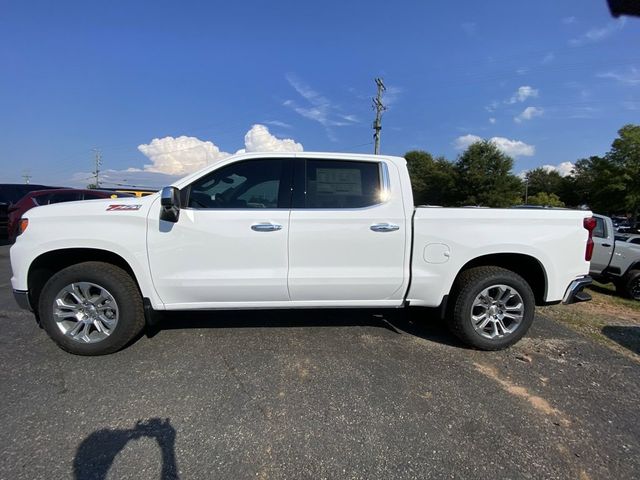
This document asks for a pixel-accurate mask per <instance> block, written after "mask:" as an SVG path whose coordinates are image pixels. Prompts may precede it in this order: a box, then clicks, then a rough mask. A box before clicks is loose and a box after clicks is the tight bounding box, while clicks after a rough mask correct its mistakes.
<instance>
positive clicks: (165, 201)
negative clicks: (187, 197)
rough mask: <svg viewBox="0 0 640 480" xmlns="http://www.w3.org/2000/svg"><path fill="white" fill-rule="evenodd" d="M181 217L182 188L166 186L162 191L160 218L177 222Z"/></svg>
mask: <svg viewBox="0 0 640 480" xmlns="http://www.w3.org/2000/svg"><path fill="white" fill-rule="evenodd" d="M179 218H180V190H178V189H177V188H176V187H164V188H163V189H162V192H161V193H160V220H165V221H167V222H173V223H176V222H177V221H178V219H179Z"/></svg>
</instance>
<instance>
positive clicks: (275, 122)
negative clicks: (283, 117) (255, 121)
mask: <svg viewBox="0 0 640 480" xmlns="http://www.w3.org/2000/svg"><path fill="white" fill-rule="evenodd" d="M262 123H264V124H265V125H271V126H273V127H282V128H293V127H292V126H291V125H289V124H288V123H286V122H281V121H280V120H266V121H264V122H262Z"/></svg>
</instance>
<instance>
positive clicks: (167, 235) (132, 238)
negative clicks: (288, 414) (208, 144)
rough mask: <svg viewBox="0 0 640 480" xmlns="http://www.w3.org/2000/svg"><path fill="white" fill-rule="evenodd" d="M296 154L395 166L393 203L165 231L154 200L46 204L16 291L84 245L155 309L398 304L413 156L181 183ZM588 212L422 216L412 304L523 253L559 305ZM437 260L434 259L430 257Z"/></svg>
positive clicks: (31, 233)
mask: <svg viewBox="0 0 640 480" xmlns="http://www.w3.org/2000/svg"><path fill="white" fill-rule="evenodd" d="M295 157H301V158H329V159H345V160H359V161H372V162H374V161H375V162H379V161H384V162H387V164H388V166H389V173H390V181H391V195H390V198H389V199H388V200H387V201H386V202H385V203H383V204H382V205H379V206H376V207H371V208H367V209H354V210H343V211H335V210H315V211H312V210H305V211H292V212H291V214H290V213H289V211H288V210H280V211H278V210H258V209H252V210H245V211H241V210H226V211H223V210H216V211H204V210H199V211H194V210H189V209H183V210H182V211H181V215H180V221H179V222H178V223H177V224H175V225H173V226H171V228H169V225H163V226H162V230H164V231H161V224H160V221H159V205H158V204H159V202H158V201H157V200H158V195H157V194H156V195H152V196H149V197H144V198H127V199H117V200H112V199H106V200H92V201H87V202H72V203H66V204H56V205H51V206H47V207H38V208H34V209H32V210H30V211H29V212H28V214H27V215H26V216H27V217H28V218H29V220H30V223H29V227H28V229H27V231H26V232H25V233H24V234H23V235H21V236H19V237H18V241H17V242H16V244H15V245H14V246H13V247H12V249H11V264H12V269H13V277H12V285H13V288H15V289H19V290H26V289H27V275H28V270H29V266H30V264H31V263H32V261H33V260H34V259H35V258H37V257H38V256H39V255H40V254H42V253H45V252H49V251H52V250H57V249H63V248H76V247H77V248H97V249H102V250H106V251H110V252H113V253H116V254H118V255H120V256H121V257H122V258H123V259H124V260H125V261H126V262H127V263H128V264H129V265H130V267H131V269H132V271H133V272H134V274H135V276H136V280H137V281H138V283H139V285H140V288H141V291H142V294H143V295H144V296H146V297H148V298H150V299H151V303H152V305H153V306H154V308H157V309H162V308H165V307H166V308H168V309H208V308H274V307H275V308H283V307H339V306H342V307H356V306H360V307H364V306H398V305H400V304H401V303H402V300H403V298H404V295H405V292H406V290H407V285H408V282H409V258H410V255H409V252H410V248H411V245H412V244H411V241H412V240H411V238H412V234H411V223H410V222H411V216H412V213H413V200H412V195H411V187H410V180H409V176H408V172H407V170H406V162H405V161H404V159H402V158H398V157H387V156H372V155H356V154H334V153H309V152H304V153H300V154H294V153H274V154H243V155H240V156H236V157H230V158H227V159H224V160H222V161H220V162H217V163H216V164H214V165H210V166H208V167H207V168H205V169H203V170H202V171H200V172H198V173H195V174H193V175H191V176H189V177H186V178H185V179H182V180H180V181H178V182H176V183H175V185H176V186H178V187H184V186H186V185H188V184H189V183H191V182H192V181H193V180H195V179H197V178H200V177H201V176H203V175H205V174H207V173H209V172H210V171H212V170H214V169H217V168H219V167H221V166H224V165H226V164H229V163H231V162H235V161H240V160H246V159H249V158H295ZM113 203H122V204H140V205H141V208H140V210H137V211H111V212H107V211H106V207H107V206H108V205H109V204H113ZM152 204H153V208H151V205H152ZM590 215H591V214H590V212H582V211H570V210H517V209H513V210H496V209H449V208H420V209H417V211H416V213H415V221H414V234H413V235H414V242H413V252H412V256H413V266H412V274H413V277H412V279H411V288H410V291H409V292H408V294H407V298H408V299H409V300H410V301H411V302H412V303H413V304H416V305H428V306H437V305H439V304H440V302H441V301H442V298H443V297H444V295H446V294H448V293H449V291H450V289H451V286H452V283H453V281H454V279H455V277H456V275H457V274H458V272H459V271H460V269H461V268H462V267H463V266H464V265H465V264H466V263H468V262H469V261H471V260H473V259H474V258H477V257H479V256H484V255H488V254H494V253H496V254H497V253H519V254H525V255H530V256H531V257H533V258H535V259H536V260H537V261H538V262H539V263H540V264H541V265H542V267H543V268H544V270H545V274H546V277H547V281H548V286H547V291H546V300H548V301H554V300H560V299H561V298H562V296H563V294H564V292H565V290H566V288H567V286H568V285H569V283H570V282H571V281H572V280H573V279H575V278H576V277H579V276H582V275H585V274H587V272H588V269H589V264H588V262H586V261H585V260H584V250H585V244H586V238H587V232H586V230H585V229H584V228H583V227H582V220H583V218H585V217H587V216H590ZM260 222H274V223H280V224H282V225H283V229H282V230H279V231H276V232H255V231H252V230H251V228H250V227H251V225H252V224H254V223H260ZM289 222H291V224H290V223H289ZM374 223H392V224H396V225H399V226H400V229H399V230H398V231H395V232H372V231H370V230H369V227H370V226H371V225H372V224H374ZM147 228H148V232H146V231H145V230H146V229H147ZM147 234H148V238H149V241H148V256H147ZM288 244H289V246H287V245H288ZM429 244H445V245H447V246H448V247H449V250H450V252H449V253H450V256H449V260H448V261H447V262H445V263H427V262H426V261H425V247H426V246H427V245H429ZM437 253H438V252H434V254H433V255H432V254H431V253H430V252H427V257H426V258H427V259H430V258H431V257H432V256H434V257H437V255H436V254H437ZM443 254H444V253H443ZM149 260H150V261H151V265H152V267H153V268H152V270H153V278H154V282H155V286H154V282H152V280H151V270H150V266H149ZM287 275H288V278H289V281H288V282H287ZM156 287H157V289H158V292H160V293H161V294H162V300H161V299H160V296H159V295H158V292H156ZM287 287H288V288H287ZM289 290H291V298H292V300H291V299H290V297H289ZM165 304H166V305H165Z"/></svg>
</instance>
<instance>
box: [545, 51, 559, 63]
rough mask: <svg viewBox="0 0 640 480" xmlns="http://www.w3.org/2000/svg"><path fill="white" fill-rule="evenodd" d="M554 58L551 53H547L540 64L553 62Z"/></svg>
mask: <svg viewBox="0 0 640 480" xmlns="http://www.w3.org/2000/svg"><path fill="white" fill-rule="evenodd" d="M555 58H556V56H555V55H554V53H553V52H549V53H547V54H546V55H545V56H544V57H543V58H542V64H545V65H546V64H547V63H551V62H553V61H554V60H555Z"/></svg>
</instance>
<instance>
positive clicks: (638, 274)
mask: <svg viewBox="0 0 640 480" xmlns="http://www.w3.org/2000/svg"><path fill="white" fill-rule="evenodd" d="M623 294H624V296H625V297H628V298H631V299H632V300H640V270H631V271H630V272H629V273H627V275H626V278H625V282H624V291H623Z"/></svg>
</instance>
